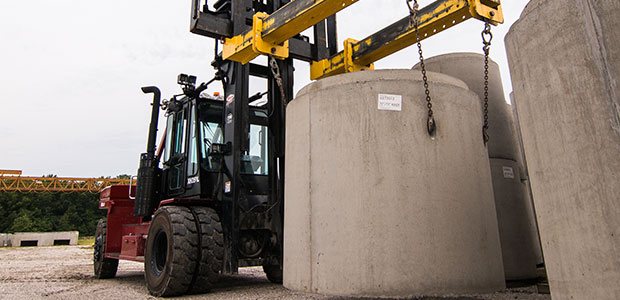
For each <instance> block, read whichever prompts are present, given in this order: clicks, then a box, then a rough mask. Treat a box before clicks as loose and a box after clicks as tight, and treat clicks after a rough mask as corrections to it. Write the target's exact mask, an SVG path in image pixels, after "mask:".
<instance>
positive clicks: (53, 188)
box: [0, 170, 130, 193]
mask: <svg viewBox="0 0 620 300" xmlns="http://www.w3.org/2000/svg"><path fill="white" fill-rule="evenodd" d="M129 182H130V179H118V178H79V177H37V176H22V171H21V170H0V192H89V193H98V192H100V191H101V190H102V189H103V188H104V187H106V186H110V185H117V184H129Z"/></svg>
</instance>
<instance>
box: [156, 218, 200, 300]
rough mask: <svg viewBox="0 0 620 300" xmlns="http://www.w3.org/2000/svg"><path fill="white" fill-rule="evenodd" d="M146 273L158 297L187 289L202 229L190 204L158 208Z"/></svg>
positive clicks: (191, 276)
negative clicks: (187, 205)
mask: <svg viewBox="0 0 620 300" xmlns="http://www.w3.org/2000/svg"><path fill="white" fill-rule="evenodd" d="M144 256H145V257H144V273H145V274H144V276H145V279H146V286H147V288H148V290H149V292H150V293H151V294H152V295H154V296H157V297H168V296H178V295H182V294H185V293H187V292H188V291H189V290H190V288H191V285H192V281H193V280H194V272H195V271H196V267H197V260H198V231H197V228H196V220H195V218H194V215H193V214H192V212H191V211H190V209H189V208H187V207H180V206H165V207H162V208H160V209H158V210H157V212H155V216H154V217H153V221H152V222H151V226H150V228H149V233H148V237H147V240H146V249H145V255H144Z"/></svg>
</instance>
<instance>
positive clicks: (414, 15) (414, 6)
mask: <svg viewBox="0 0 620 300" xmlns="http://www.w3.org/2000/svg"><path fill="white" fill-rule="evenodd" d="M406 3H407V7H408V8H409V27H414V28H415V37H416V41H417V42H418V43H417V44H418V54H419V56H420V69H421V70H422V81H423V82H424V94H425V95H426V107H427V108H428V120H427V124H426V125H427V126H426V127H427V128H426V129H427V130H428V134H429V135H430V136H434V135H435V132H436V131H437V123H436V122H435V115H434V112H433V103H432V98H431V92H430V90H429V87H428V76H427V75H426V65H425V64H424V53H423V52H422V43H421V41H420V20H419V19H418V8H419V7H420V6H419V4H418V1H417V0H406Z"/></svg>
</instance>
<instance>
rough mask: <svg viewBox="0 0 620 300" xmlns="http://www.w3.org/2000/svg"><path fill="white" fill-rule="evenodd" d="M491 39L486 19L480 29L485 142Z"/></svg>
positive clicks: (487, 120) (487, 140)
mask: <svg viewBox="0 0 620 300" xmlns="http://www.w3.org/2000/svg"><path fill="white" fill-rule="evenodd" d="M492 40H493V34H492V33H491V24H490V23H489V21H486V22H485V24H484V30H483V31H482V43H483V44H484V46H483V47H482V50H483V51H484V104H483V114H484V125H482V139H483V141H484V143H485V144H486V143H488V142H489V132H488V131H489V52H490V51H491V41H492Z"/></svg>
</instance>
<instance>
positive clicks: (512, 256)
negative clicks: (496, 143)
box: [491, 158, 539, 280]
mask: <svg viewBox="0 0 620 300" xmlns="http://www.w3.org/2000/svg"><path fill="white" fill-rule="evenodd" d="M491 177H492V178H493V193H494V194H495V207H496V209H497V222H498V223H499V236H500V240H501V244H502V256H503V260H504V272H505V273H506V279H507V280H523V279H532V278H536V264H537V263H538V251H537V250H538V246H537V244H538V243H539V242H538V236H537V235H535V232H533V231H532V230H533V229H535V228H536V221H535V220H534V218H533V215H532V212H533V210H532V206H531V205H530V203H531V199H530V198H529V193H528V192H527V191H526V188H527V186H526V185H525V184H524V183H522V182H521V174H520V168H519V164H518V163H517V162H515V161H513V160H509V159H498V158H492V159H491Z"/></svg>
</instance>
